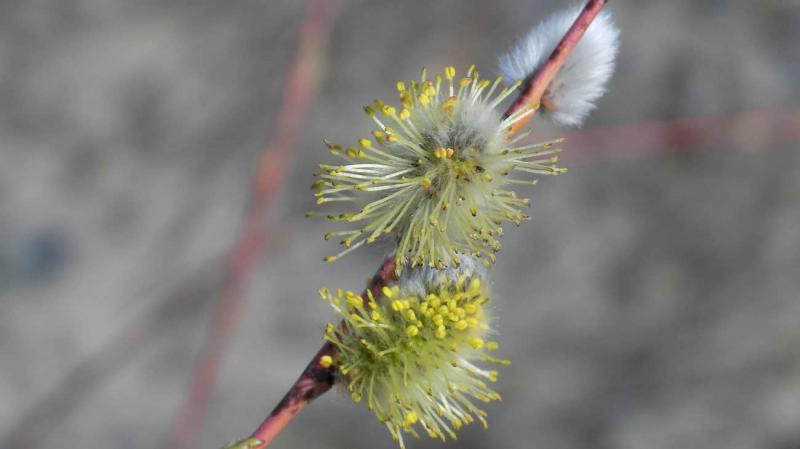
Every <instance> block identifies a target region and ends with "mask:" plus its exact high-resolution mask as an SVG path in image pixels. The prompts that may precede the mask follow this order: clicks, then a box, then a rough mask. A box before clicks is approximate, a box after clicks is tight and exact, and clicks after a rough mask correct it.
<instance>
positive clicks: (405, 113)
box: [400, 108, 411, 121]
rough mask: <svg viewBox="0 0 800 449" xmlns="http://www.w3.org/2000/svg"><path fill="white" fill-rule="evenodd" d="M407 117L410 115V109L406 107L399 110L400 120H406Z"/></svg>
mask: <svg viewBox="0 0 800 449" xmlns="http://www.w3.org/2000/svg"><path fill="white" fill-rule="evenodd" d="M409 117H411V111H409V110H408V109H406V108H403V109H401V110H400V120H404V121H405V120H408V118H409Z"/></svg>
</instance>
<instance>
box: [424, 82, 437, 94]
mask: <svg viewBox="0 0 800 449" xmlns="http://www.w3.org/2000/svg"><path fill="white" fill-rule="evenodd" d="M423 93H424V94H425V95H427V96H429V97H434V96H436V88H435V87H433V86H432V85H430V84H428V85H427V86H425V89H424V90H423Z"/></svg>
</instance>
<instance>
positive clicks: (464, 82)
mask: <svg viewBox="0 0 800 449" xmlns="http://www.w3.org/2000/svg"><path fill="white" fill-rule="evenodd" d="M471 82H472V78H467V77H464V78H461V81H459V82H458V84H459V85H460V86H461V87H467V86H469V83H471Z"/></svg>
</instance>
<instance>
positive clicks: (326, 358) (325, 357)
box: [319, 355, 333, 368]
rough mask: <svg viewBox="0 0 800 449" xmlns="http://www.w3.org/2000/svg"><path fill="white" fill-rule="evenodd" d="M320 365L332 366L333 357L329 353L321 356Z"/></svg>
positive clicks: (324, 366)
mask: <svg viewBox="0 0 800 449" xmlns="http://www.w3.org/2000/svg"><path fill="white" fill-rule="evenodd" d="M319 365H320V366H321V367H323V368H330V367H331V365H333V357H331V356H329V355H323V356H322V357H320V358H319Z"/></svg>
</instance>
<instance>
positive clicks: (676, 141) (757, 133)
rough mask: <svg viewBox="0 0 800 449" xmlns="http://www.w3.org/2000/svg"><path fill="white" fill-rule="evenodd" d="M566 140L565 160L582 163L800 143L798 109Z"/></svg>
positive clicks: (609, 130) (631, 126)
mask: <svg viewBox="0 0 800 449" xmlns="http://www.w3.org/2000/svg"><path fill="white" fill-rule="evenodd" d="M566 138H567V140H568V141H569V142H570V151H569V152H568V153H567V154H565V156H566V157H569V155H574V156H580V157H581V158H585V157H594V156H598V157H599V156H607V155H609V154H615V155H617V154H631V155H637V156H639V155H653V154H659V153H664V152H667V151H669V152H675V151H691V150H693V149H698V148H710V147H712V145H713V146H716V147H726V146H734V147H739V148H761V147H766V146H769V145H774V144H780V143H786V142H798V141H800V110H789V111H753V112H743V113H740V114H736V115H732V116H722V117H690V118H680V119H676V120H667V121H652V122H643V123H626V124H623V125H617V126H608V127H602V128H594V129H587V130H584V131H576V132H574V133H570V134H568V135H567V136H566Z"/></svg>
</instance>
